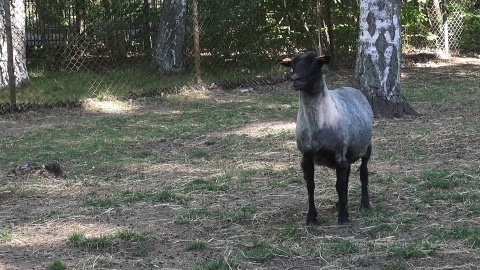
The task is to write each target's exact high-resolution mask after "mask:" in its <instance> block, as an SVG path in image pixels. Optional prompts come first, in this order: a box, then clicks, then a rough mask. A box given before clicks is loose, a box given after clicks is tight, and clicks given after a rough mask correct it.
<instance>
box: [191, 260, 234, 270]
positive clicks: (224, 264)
mask: <svg viewBox="0 0 480 270" xmlns="http://www.w3.org/2000/svg"><path fill="white" fill-rule="evenodd" d="M235 265H236V264H235V261H234V260H232V259H226V258H224V257H220V258H217V259H208V260H204V261H201V262H196V263H194V264H193V266H194V268H195V269H199V270H229V269H232V268H234V267H235Z"/></svg>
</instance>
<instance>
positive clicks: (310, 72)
mask: <svg viewBox="0 0 480 270" xmlns="http://www.w3.org/2000/svg"><path fill="white" fill-rule="evenodd" d="M328 60H329V58H328V57H318V56H317V54H316V53H314V52H307V53H303V54H300V55H297V56H295V57H294V58H293V59H292V60H289V59H284V60H283V61H282V62H281V64H282V65H284V66H287V67H292V68H293V72H292V74H291V75H290V80H291V81H292V88H293V89H295V90H299V91H314V87H313V86H314V84H315V82H316V81H317V80H318V79H319V78H321V76H322V66H323V65H324V64H325V63H326V62H327V61H328Z"/></svg>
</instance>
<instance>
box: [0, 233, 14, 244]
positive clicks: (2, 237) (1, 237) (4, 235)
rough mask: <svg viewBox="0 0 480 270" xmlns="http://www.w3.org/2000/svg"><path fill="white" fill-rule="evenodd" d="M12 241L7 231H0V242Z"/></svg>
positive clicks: (10, 234)
mask: <svg viewBox="0 0 480 270" xmlns="http://www.w3.org/2000/svg"><path fill="white" fill-rule="evenodd" d="M11 239H12V233H11V232H9V231H7V230H0V242H8V241H10V240H11Z"/></svg>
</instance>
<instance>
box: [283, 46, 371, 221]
mask: <svg viewBox="0 0 480 270" xmlns="http://www.w3.org/2000/svg"><path fill="white" fill-rule="evenodd" d="M329 59H330V58H329V57H328V56H317V54H316V53H314V52H307V53H303V54H300V55H297V56H295V57H294V58H293V59H290V58H285V59H283V60H282V61H281V62H280V63H281V64H282V65H284V66H287V67H292V68H293V72H292V74H291V75H290V79H291V81H292V88H293V89H295V90H298V91H299V92H300V106H299V109H298V114H297V125H296V132H295V133H296V140H297V147H298V149H299V150H300V152H301V153H302V161H301V167H302V170H303V175H304V179H305V181H306V185H307V191H308V214H307V225H308V224H316V223H317V216H318V214H317V209H316V208H315V200H314V190H315V182H314V165H322V166H326V167H329V168H332V169H335V172H336V177H337V181H336V190H337V194H338V202H337V204H336V207H337V210H338V223H339V224H345V223H347V222H349V215H348V210H347V201H348V198H347V197H348V181H349V176H350V167H351V164H352V163H354V162H356V161H357V160H359V159H361V165H360V181H361V186H362V198H361V206H362V207H363V208H369V207H370V202H369V194H368V168H367V163H368V161H369V159H370V154H371V150H372V147H371V137H372V125H373V112H372V108H371V107H370V105H369V103H368V101H367V99H366V97H365V96H364V95H363V93H362V92H360V91H359V90H357V89H354V88H351V87H342V88H339V89H336V90H329V89H328V88H327V85H326V83H325V76H324V75H323V73H322V66H323V65H324V64H328V62H329Z"/></svg>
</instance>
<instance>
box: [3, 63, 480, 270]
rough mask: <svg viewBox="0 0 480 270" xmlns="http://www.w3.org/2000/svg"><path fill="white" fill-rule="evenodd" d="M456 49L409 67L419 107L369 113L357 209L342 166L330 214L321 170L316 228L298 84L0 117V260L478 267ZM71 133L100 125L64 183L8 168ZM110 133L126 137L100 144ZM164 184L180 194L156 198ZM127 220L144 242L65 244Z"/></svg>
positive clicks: (478, 218) (469, 84) (469, 118)
mask: <svg viewBox="0 0 480 270" xmlns="http://www.w3.org/2000/svg"><path fill="white" fill-rule="evenodd" d="M459 61H460V62H454V63H448V65H443V63H430V64H429V66H427V65H426V64H424V65H421V66H417V67H409V68H406V69H405V70H404V74H403V77H404V85H405V91H406V95H407V97H409V99H410V100H411V101H412V104H413V106H414V107H415V109H416V110H417V111H418V112H419V113H420V114H421V116H419V117H417V118H410V117H407V118H403V119H376V123H375V131H374V143H373V145H374V152H373V157H372V161H371V165H370V169H371V191H370V192H371V196H372V204H373V209H372V210H369V211H362V210H360V209H359V199H360V198H359V193H360V192H359V184H358V179H357V178H358V175H356V174H354V175H352V181H351V183H352V184H351V187H350V197H349V198H350V200H349V208H350V211H351V213H350V214H351V216H352V223H351V224H350V225H348V226H337V225H336V211H335V209H334V207H333V206H334V202H335V201H336V192H335V189H334V178H335V177H334V174H333V172H332V171H330V170H327V169H323V168H318V169H317V172H316V178H317V189H316V195H317V205H318V206H317V208H318V211H319V215H320V217H321V219H320V220H321V224H320V225H319V226H314V227H306V226H305V225H304V222H305V211H306V209H307V205H306V189H305V187H304V184H303V181H302V180H301V178H302V176H301V173H300V170H299V166H298V162H299V155H298V153H297V150H296V147H295V143H294V135H293V134H294V127H295V126H294V115H295V110H296V95H295V93H291V92H290V90H289V89H288V86H287V85H277V86H268V87H264V88H257V89H255V91H254V92H253V93H250V94H242V93H239V92H235V91H231V92H221V91H218V92H195V93H184V94H180V95H176V96H171V97H168V98H166V99H165V100H161V101H158V100H145V101H139V102H136V103H134V104H130V103H128V104H122V103H110V102H109V103H108V104H100V103H98V104H92V101H89V103H88V104H87V105H88V106H86V107H85V108H84V109H81V110H73V111H65V110H52V111H37V112H29V113H23V114H14V115H5V116H2V118H1V119H0V124H1V125H2V127H3V129H2V137H3V139H2V141H1V147H0V149H1V151H2V152H3V153H9V154H10V156H9V157H6V156H2V157H3V158H4V159H5V161H2V162H1V163H0V164H1V165H2V166H3V168H2V170H1V171H0V185H1V186H0V217H1V220H0V232H5V233H6V234H8V235H10V237H8V238H7V237H5V238H4V239H2V238H0V268H1V269H46V268H48V266H49V265H51V264H52V262H53V261H54V260H55V259H59V260H61V261H63V262H64V263H65V264H66V265H67V266H68V269H159V268H160V269H163V268H166V269H167V268H168V269H191V268H199V269H228V268H232V269H237V268H241V269H339V268H349V269H477V268H479V267H480V263H479V262H480V252H479V250H480V249H479V247H480V232H479V231H478V230H479V228H480V184H479V183H480V163H479V147H478V146H479V145H480V140H479V138H478V131H479V129H480V123H479V121H478V116H479V113H480V107H479V104H480V94H479V93H480V88H479V85H480V81H479V79H478V78H479V75H480V63H479V61H477V60H465V59H461V60H459ZM348 77H349V75H348V72H346V71H343V72H335V73H332V72H331V73H330V77H329V80H330V81H332V84H334V85H341V84H343V83H344V82H346V81H348V79H347V78H348ZM458 85H460V86H461V87H462V89H458V88H457V87H458ZM432 91H435V92H432ZM212 110H213V111H217V112H218V115H219V117H218V118H216V117H215V115H216V114H215V113H212ZM196 119H199V120H198V121H197V120H196ZM227 120H228V121H227ZM180 124H185V127H184V128H179V127H178V126H179V125H180ZM89 127H92V128H93V129H92V131H89V132H85V133H82V130H84V129H88V128H89ZM140 127H143V128H144V129H140ZM103 129H104V130H103ZM135 129H137V130H138V132H133V131H134V130H135ZM107 131H109V132H111V133H112V134H114V135H109V134H110V133H103V132H107ZM45 132H46V133H45ZM77 133H78V134H81V137H79V138H77V139H76V140H79V141H80V142H81V143H82V144H88V143H89V141H90V140H91V139H94V138H95V137H100V138H103V137H102V136H107V137H105V140H104V141H103V142H101V141H95V143H97V144H95V145H97V146H95V147H97V148H95V147H93V146H92V147H91V148H87V149H90V150H91V151H90V152H92V153H87V152H85V153H84V154H82V155H83V156H82V155H77V154H75V152H71V156H70V157H69V156H63V157H62V160H61V161H62V164H63V165H64V167H65V169H66V171H67V173H68V177H67V178H66V179H57V178H49V177H44V176H38V175H17V176H13V177H12V176H7V175H8V171H9V170H10V169H11V168H12V166H14V165H15V164H16V162H18V163H20V162H22V160H21V159H22V158H27V157H30V156H34V157H43V155H35V153H32V152H35V151H46V152H48V151H50V152H54V154H55V153H56V151H57V152H60V151H63V150H59V149H57V148H55V147H52V148H50V147H47V146H48V145H45V144H48V142H49V139H48V138H50V140H52V142H51V143H53V144H55V143H58V144H60V143H61V144H62V146H63V145H65V146H68V145H72V148H75V147H79V148H81V146H82V144H80V145H79V146H74V145H76V144H74V143H75V139H72V138H75V134H77ZM55 134H60V135H58V136H57V135H55ZM62 134H63V135H62ZM89 134H90V135H89ZM105 134H107V135H105ZM36 135H38V136H49V137H48V138H47V139H45V140H44V139H42V138H40V137H35V136H36ZM32 136H33V137H35V138H38V142H36V144H35V143H32V142H30V141H29V142H27V141H26V140H27V139H28V140H32V139H31V138H33V137H32ZM65 137H67V138H68V140H71V142H68V143H67V142H61V140H62V138H65ZM110 140H111V141H117V140H118V142H122V144H120V143H119V144H118V146H117V147H112V148H109V147H111V145H110V144H109V142H108V141H110ZM27 143H32V145H31V148H30V149H31V150H30V151H29V150H28V149H25V148H23V147H22V144H27ZM38 144H42V145H40V146H39V145H38ZM104 148H105V149H106V150H103V149H104ZM64 150H65V149H64ZM70 150H72V151H73V150H75V149H70ZM95 151H98V153H95ZM17 152H18V153H20V154H18V155H17V154H15V153H17ZM61 153H69V152H68V151H65V152H61ZM132 153H134V154H132ZM13 157H15V158H16V159H14V158H13ZM92 159H93V161H95V162H96V165H95V166H93V165H92V164H91V163H89V161H90V160H92ZM161 192H166V194H172V196H173V195H174V196H177V197H173V198H171V199H161V198H159V197H155V196H157V195H159V194H160V193H161ZM102 200H103V201H102ZM108 200H110V201H108ZM87 202H88V203H87ZM100 202H103V204H100ZM125 229H131V230H132V231H134V232H136V233H138V234H141V235H145V236H146V239H134V238H126V239H121V238H118V237H117V238H115V241H114V243H113V244H108V245H106V246H104V247H98V248H97V247H92V246H89V245H86V244H81V243H80V244H79V243H73V242H72V241H70V240H69V239H70V237H72V235H74V234H76V233H82V234H83V235H85V236H86V237H87V238H88V239H90V240H92V239H96V238H95V237H100V236H105V235H115V233H116V232H118V231H122V230H125ZM0 235H2V234H0ZM92 241H93V240H92ZM192 243H193V244H192ZM198 243H201V244H198Z"/></svg>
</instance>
